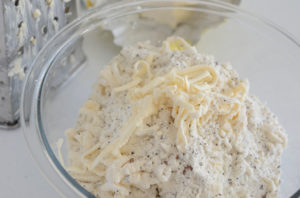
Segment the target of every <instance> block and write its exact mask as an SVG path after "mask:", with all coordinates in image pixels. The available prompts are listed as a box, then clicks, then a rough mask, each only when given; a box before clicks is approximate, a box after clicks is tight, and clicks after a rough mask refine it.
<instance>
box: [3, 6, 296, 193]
mask: <svg viewBox="0 0 300 198" xmlns="http://www.w3.org/2000/svg"><path fill="white" fill-rule="evenodd" d="M241 7H242V8H244V9H247V10H249V11H251V12H252V13H254V14H257V15H260V16H264V17H265V18H268V19H270V20H271V21H273V22H275V23H276V24H278V25H280V26H282V27H283V28H285V29H286V30H287V31H288V32H290V33H292V34H293V35H294V36H295V37H296V38H298V40H300V25H299V20H300V11H299V10H300V0H242V4H241ZM0 156H1V157H0V160H1V161H0V197H3V198H17V197H25V198H27V197H28V198H40V197H43V198H54V197H58V198H59V197H60V195H59V194H58V193H57V192H56V191H55V190H54V189H53V188H52V187H51V186H50V184H49V183H48V182H47V180H46V179H45V178H44V177H43V175H42V174H41V172H40V171H39V169H38V167H37V166H36V164H35V163H34V161H33V159H32V158H31V156H30V154H29V151H28V149H27V147H26V144H25V140H24V137H23V134H22V132H21V130H20V129H17V130H13V131H1V130H0Z"/></svg>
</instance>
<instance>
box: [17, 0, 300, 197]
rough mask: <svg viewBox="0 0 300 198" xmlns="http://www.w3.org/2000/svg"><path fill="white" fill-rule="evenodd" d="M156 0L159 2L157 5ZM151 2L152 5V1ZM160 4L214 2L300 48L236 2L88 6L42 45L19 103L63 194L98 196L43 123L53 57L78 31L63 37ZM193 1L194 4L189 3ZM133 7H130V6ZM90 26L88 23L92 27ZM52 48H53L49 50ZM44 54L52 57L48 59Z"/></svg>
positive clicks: (32, 146) (163, 0)
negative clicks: (64, 159) (62, 156)
mask: <svg viewBox="0 0 300 198" xmlns="http://www.w3.org/2000/svg"><path fill="white" fill-rule="evenodd" d="M183 2H184V3H187V5H184V6H174V5H171V4H173V3H183ZM153 3H156V4H155V5H154V4H153ZM150 4H152V5H150ZM160 4H166V5H167V6H166V7H162V8H161V9H166V8H170V9H174V8H179V9H189V10H197V9H198V11H199V8H194V5H197V6H203V5H205V6H212V7H214V8H217V9H224V10H225V11H226V12H233V13H235V14H236V13H239V14H241V15H242V16H244V17H245V18H248V19H251V20H255V21H257V22H259V23H260V24H261V25H264V26H266V27H269V28H270V29H272V30H275V31H276V32H278V33H280V34H281V35H282V36H284V37H285V38H286V39H287V40H289V41H290V42H291V43H293V44H294V45H296V46H297V47H299V48H300V42H299V41H298V40H297V39H296V38H295V37H294V36H293V35H292V34H290V33H289V32H287V31H286V30H284V29H283V28H282V27H280V26H278V25H276V24H274V23H272V22H271V21H269V20H267V19H265V18H263V17H259V16H256V15H255V14H252V13H251V12H249V11H246V10H244V9H241V8H239V7H237V6H235V5H232V4H229V3H225V2H221V1H216V0H198V1H194V0H151V1H149V0H141V1H124V2H118V3H113V4H109V5H107V6H104V7H101V8H100V9H99V7H98V8H93V9H91V10H89V11H88V12H87V13H86V14H84V15H83V16H80V17H78V18H77V19H75V20H74V21H73V22H71V23H70V24H68V25H67V26H65V27H64V28H62V29H61V30H60V31H59V32H58V33H57V34H56V35H55V36H54V37H52V39H50V40H49V41H48V42H47V44H46V45H45V46H44V47H43V48H42V50H41V51H40V52H39V53H38V54H37V56H36V57H35V59H34V61H33V63H32V65H31V68H30V70H29V71H28V74H27V76H26V79H25V81H24V86H23V91H22V96H21V106H20V116H21V117H20V119H21V127H22V130H23V134H24V137H25V140H26V144H27V147H28V148H29V150H30V153H31V156H32V158H33V159H34V161H35V162H36V164H37V166H38V167H39V169H40V170H41V172H42V173H43V174H44V176H45V177H46V178H47V179H48V181H49V183H50V184H52V186H53V187H54V188H55V189H56V190H57V191H58V192H60V193H61V194H62V195H63V196H66V195H67V197H95V196H94V195H92V194H91V193H89V192H88V191H87V190H85V189H84V188H83V187H82V186H81V185H79V184H78V183H77V182H76V181H75V180H74V179H73V178H72V177H71V176H70V175H69V173H68V172H67V171H66V170H65V169H64V168H63V166H62V165H61V164H60V162H59V160H58V159H57V158H56V156H55V154H54V152H53V150H52V149H51V147H50V144H49V143H48V140H47V137H46V135H45V132H44V131H45V130H44V128H43V125H42V120H41V112H40V109H41V108H40V105H41V104H40V102H41V101H40V100H39V99H40V98H41V90H42V87H43V84H44V82H45V78H46V77H47V73H48V71H49V68H50V67H51V63H52V61H53V60H54V59H55V57H56V56H57V54H59V52H60V51H61V50H63V49H64V48H65V47H66V45H67V44H68V42H71V41H72V40H75V39H77V38H78V37H79V36H80V35H79V36H78V35H72V36H69V37H68V39H63V38H64V37H66V35H71V33H72V32H73V31H75V30H78V29H79V28H82V27H81V26H87V24H90V26H91V27H92V24H93V22H94V21H95V20H94V19H96V21H100V20H106V19H113V18H114V17H120V13H119V11H122V10H123V11H124V10H125V12H127V13H129V14H133V13H138V12H143V11H147V10H156V9H158V8H159V7H158V6H159V5H160ZM190 5H193V7H189V6H190ZM147 6H148V7H147ZM130 9H131V10H130ZM90 26H88V27H90ZM85 31H86V32H88V31H89V29H87V30H82V31H81V33H82V34H84V33H85ZM49 49H50V50H49ZM44 57H49V58H48V59H47V60H45V59H44Z"/></svg>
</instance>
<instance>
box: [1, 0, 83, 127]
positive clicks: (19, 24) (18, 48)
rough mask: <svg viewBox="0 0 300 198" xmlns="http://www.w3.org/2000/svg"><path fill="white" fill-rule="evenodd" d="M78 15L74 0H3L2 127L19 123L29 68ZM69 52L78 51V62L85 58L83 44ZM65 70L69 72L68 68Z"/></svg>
mask: <svg viewBox="0 0 300 198" xmlns="http://www.w3.org/2000/svg"><path fill="white" fill-rule="evenodd" d="M75 17H76V7H75V1H70V0H2V1H1V2H0V127H1V128H12V127H15V126H18V119H19V109H20V95H21V90H22V83H23V81H24V78H25V73H26V71H28V69H29V67H30V65H31V62H32V61H33V59H34V58H35V56H36V55H37V53H38V51H39V50H40V49H41V48H42V47H43V46H44V45H45V44H46V42H47V41H48V40H49V39H50V38H51V37H52V36H53V35H54V34H55V33H57V32H58V31H59V30H60V29H61V28H62V27H64V26H65V25H66V24H67V23H68V22H69V21H71V20H72V19H73V18H75ZM80 44H81V43H78V45H80ZM70 54H76V56H73V57H74V58H75V61H77V62H82V61H83V60H84V55H83V53H82V52H81V48H80V46H79V47H74V48H73V51H72V52H70ZM64 64H68V63H67V62H65V63H64ZM73 64H74V60H73ZM78 65H79V64H78ZM72 69H74V67H72ZM62 73H64V74H66V75H67V74H68V71H63V72H62ZM57 78H58V82H59V81H60V80H63V79H65V78H64V77H63V76H57Z"/></svg>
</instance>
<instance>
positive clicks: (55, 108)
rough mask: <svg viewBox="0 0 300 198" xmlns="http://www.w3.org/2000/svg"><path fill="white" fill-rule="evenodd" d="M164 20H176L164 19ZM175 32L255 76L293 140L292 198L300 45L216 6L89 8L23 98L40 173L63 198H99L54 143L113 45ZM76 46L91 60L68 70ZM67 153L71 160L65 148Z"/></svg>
mask: <svg viewBox="0 0 300 198" xmlns="http://www.w3.org/2000/svg"><path fill="white" fill-rule="evenodd" d="M160 16H161V17H160ZM166 16H168V17H170V19H171V21H172V20H173V19H174V20H175V19H176V20H175V22H174V21H173V22H172V23H170V20H169V21H168V20H167V21H164V20H163V19H164V17H166ZM183 26H186V29H184V28H182V27H183ZM180 28H181V30H179V31H177V29H180ZM106 29H111V30H112V32H113V35H115V36H116V38H115V40H114V38H113V36H112V33H111V31H109V30H106ZM173 33H175V34H178V35H182V36H184V37H186V39H188V40H189V39H190V41H191V42H193V43H194V44H196V46H197V48H198V49H199V50H200V52H202V53H205V54H213V55H215V57H216V59H217V60H219V61H220V62H222V61H230V62H231V63H232V65H233V66H234V68H235V69H236V70H237V71H238V72H239V73H240V75H241V76H242V77H243V78H248V79H249V81H250V85H251V88H250V91H251V93H254V94H256V95H257V96H258V97H259V98H260V99H261V100H262V101H265V102H267V105H268V106H269V107H270V108H271V110H272V111H273V112H274V113H275V114H276V115H278V117H279V120H280V122H281V123H282V125H283V126H284V127H285V129H286V131H287V134H288V137H289V142H288V147H287V149H286V150H285V152H284V155H283V159H282V164H281V168H282V184H281V190H280V197H289V196H291V195H292V194H293V193H295V192H296V191H297V189H299V188H300V144H299V142H300V117H299V112H300V77H299V75H300V44H299V43H297V42H296V41H295V39H293V37H292V36H290V35H289V34H288V33H286V32H285V31H283V30H282V29H281V28H279V27H277V26H276V25H274V24H272V23H270V22H268V21H266V20H264V19H261V18H259V17H256V16H253V15H251V14H249V13H248V12H246V11H243V10H241V9H239V8H237V7H235V6H232V5H227V4H225V3H218V2H214V1H196V2H195V1H179V0H173V1H169V0H163V1H156V0H154V1H151V2H149V1H138V2H126V3H118V4H114V5H111V6H110V7H103V8H99V9H95V10H91V11H90V12H89V13H87V14H86V15H85V16H83V17H80V18H79V19H77V20H75V21H74V22H73V23H71V24H69V25H68V26H67V27H65V28H64V29H63V30H62V31H61V32H60V33H59V34H58V35H56V36H55V37H54V38H53V39H52V40H51V41H50V42H49V43H48V45H47V46H46V47H45V48H43V50H42V51H41V52H40V53H39V55H38V56H37V57H36V59H35V61H34V63H33V65H32V69H31V70H30V71H29V73H28V76H27V79H26V82H25V87H24V91H23V96H22V108H21V120H22V127H23V129H24V134H25V138H26V140H27V142H28V146H29V148H30V150H31V153H32V155H33V158H34V159H35V160H36V162H37V163H38V165H39V167H40V169H41V170H42V172H43V173H44V174H45V175H46V177H47V178H48V179H49V181H50V183H52V184H53V186H55V187H56V188H57V189H58V190H59V191H60V192H61V193H62V194H63V195H64V196H65V197H72V198H76V197H93V195H91V194H90V193H89V192H87V191H86V190H85V189H84V188H83V187H81V186H80V185H79V184H78V183H77V182H76V181H75V180H74V179H72V177H71V176H70V175H69V174H68V173H67V172H66V170H65V169H64V168H63V165H62V164H61V163H60V161H59V160H58V159H59V155H58V152H57V145H56V143H57V141H58V139H59V138H64V137H65V136H64V131H65V130H66V129H67V128H70V127H72V126H74V124H75V121H76V117H77V115H78V110H79V108H80V107H81V105H82V104H83V103H84V101H85V100H87V98H88V96H89V93H90V91H91V87H92V84H93V83H94V82H95V81H96V78H97V76H98V73H99V71H100V70H101V68H102V67H103V66H104V65H106V64H107V63H108V62H109V60H110V59H111V58H112V57H113V56H115V55H117V54H118V53H119V51H120V49H121V48H120V47H119V46H118V45H116V44H115V43H117V44H126V45H127V44H130V43H135V42H137V41H143V40H149V39H150V40H152V41H153V42H154V43H157V44H159V43H160V41H161V40H163V39H164V38H166V37H167V36H170V35H172V34H173ZM188 37H190V38H188ZM197 39H200V41H199V42H197ZM78 43H79V44H80V45H81V44H82V49H83V51H84V53H85V56H86V60H85V61H84V62H80V64H81V67H80V68H81V69H79V70H76V71H75V72H70V71H72V67H73V66H74V64H75V63H74V64H72V60H73V59H74V56H75V58H76V54H75V55H74V54H73V55H70V53H71V51H72V50H73V49H74V46H75V47H76V46H77V47H80V45H78ZM72 56H73V58H72ZM66 59H68V60H66ZM76 64H77V63H76ZM62 156H63V158H64V161H65V162H66V163H67V147H66V143H64V144H63V146H62Z"/></svg>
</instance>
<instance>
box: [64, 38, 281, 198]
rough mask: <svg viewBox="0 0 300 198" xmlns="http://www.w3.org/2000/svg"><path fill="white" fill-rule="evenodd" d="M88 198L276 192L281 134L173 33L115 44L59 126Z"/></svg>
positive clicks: (262, 197) (225, 67)
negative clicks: (158, 42)
mask: <svg viewBox="0 0 300 198" xmlns="http://www.w3.org/2000/svg"><path fill="white" fill-rule="evenodd" d="M66 135H67V138H68V144H69V150H68V151H69V166H68V168H67V170H68V171H69V173H70V174H71V175H72V176H73V177H74V178H75V179H76V180H77V181H78V182H79V183H80V184H81V185H82V186H84V187H85V188H86V189H87V190H88V191H90V192H91V193H93V194H94V195H95V196H97V197H101V198H106V197H114V198H117V197H132V198H142V197H148V198H155V197H162V198H175V197H177V198H182V197H185V198H194V197H198V198H203V197H205V198H213V197H228V198H234V197H236V198H240V197H255V198H270V197H276V195H277V193H278V188H279V184H280V170H279V168H278V167H279V165H280V156H281V154H282V151H283V149H284V148H285V146H286V142H287V138H286V135H285V133H284V130H283V128H282V127H281V126H280V124H279V123H278V121H277V118H276V116H274V115H273V114H272V113H271V112H270V111H269V110H268V109H267V108H266V107H265V106H264V105H263V104H262V103H261V102H260V101H259V100H258V99H257V98H256V97H255V96H252V95H249V83H248V81H247V80H242V79H240V78H239V75H238V74H237V73H236V71H235V70H233V69H232V67H231V65H229V64H219V63H217V62H216V61H215V60H214V58H213V57H211V56H203V55H201V54H199V53H198V52H197V50H196V49H195V47H193V46H191V45H190V44H188V43H187V42H186V41H185V40H183V39H181V38H179V37H170V38H168V39H167V40H165V41H164V42H163V44H162V46H161V47H156V46H153V45H151V43H150V42H143V43H138V44H136V45H134V46H130V47H126V48H124V49H123V50H122V51H121V52H120V54H119V55H118V56H116V57H115V58H113V60H112V61H111V62H110V64H109V65H108V66H106V67H105V68H104V69H103V70H102V71H101V73H100V76H99V79H98V81H97V82H96V83H95V85H94V89H93V92H92V94H91V95H90V98H89V100H88V101H87V102H86V103H85V104H84V105H83V107H82V108H81V109H80V114H79V117H78V120H77V124H76V126H75V127H74V128H72V129H69V130H67V132H66Z"/></svg>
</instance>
